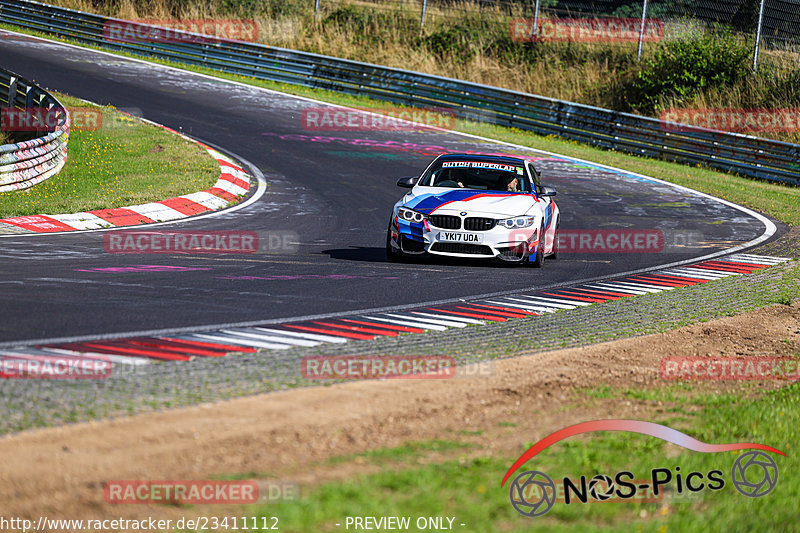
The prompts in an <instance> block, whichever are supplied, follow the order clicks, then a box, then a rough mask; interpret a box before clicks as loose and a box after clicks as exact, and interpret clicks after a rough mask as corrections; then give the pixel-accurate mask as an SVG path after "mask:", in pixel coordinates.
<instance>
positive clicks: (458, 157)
mask: <svg viewBox="0 0 800 533" xmlns="http://www.w3.org/2000/svg"><path fill="white" fill-rule="evenodd" d="M439 161H486V162H491V163H505V164H510V165H522V164H523V163H524V162H525V161H526V159H525V158H523V157H514V156H510V155H472V154H447V155H442V156H439Z"/></svg>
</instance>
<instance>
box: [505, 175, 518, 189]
mask: <svg viewBox="0 0 800 533" xmlns="http://www.w3.org/2000/svg"><path fill="white" fill-rule="evenodd" d="M506 191H508V192H519V179H517V177H516V176H511V178H506Z"/></svg>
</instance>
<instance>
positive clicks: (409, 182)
mask: <svg viewBox="0 0 800 533" xmlns="http://www.w3.org/2000/svg"><path fill="white" fill-rule="evenodd" d="M418 181H419V176H406V177H405V178H400V179H399V180H397V186H398V187H404V188H406V189H410V188H412V187H413V186H414V185H416V184H417V182H418Z"/></svg>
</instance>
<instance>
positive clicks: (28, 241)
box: [0, 35, 765, 346]
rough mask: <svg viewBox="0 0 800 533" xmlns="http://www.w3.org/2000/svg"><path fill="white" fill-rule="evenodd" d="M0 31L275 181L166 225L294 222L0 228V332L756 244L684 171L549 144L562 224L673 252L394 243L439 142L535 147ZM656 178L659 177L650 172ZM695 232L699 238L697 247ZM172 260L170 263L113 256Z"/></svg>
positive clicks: (488, 148)
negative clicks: (222, 249) (259, 244)
mask: <svg viewBox="0 0 800 533" xmlns="http://www.w3.org/2000/svg"><path fill="white" fill-rule="evenodd" d="M3 37H4V38H3V39H0V65H2V66H3V67H4V68H7V69H9V70H11V71H14V72H16V73H19V74H20V75H22V76H25V77H27V78H29V79H33V80H35V81H36V82H37V84H39V85H41V86H43V87H46V88H48V89H52V90H57V91H61V92H64V93H67V94H70V95H72V96H77V97H80V98H85V99H88V100H91V101H94V102H97V103H100V104H112V105H114V106H116V107H117V108H121V109H127V110H129V111H134V112H139V113H140V114H141V116H143V117H145V118H147V119H149V120H153V121H155V122H158V123H161V124H164V125H166V126H169V127H171V128H174V129H179V130H181V131H183V132H185V133H187V134H189V135H192V136H194V137H195V138H197V139H199V140H201V141H204V142H207V143H210V144H212V145H215V146H217V147H220V148H221V149H223V150H225V151H227V152H228V153H232V154H234V155H237V156H239V157H241V158H243V159H244V160H246V161H248V162H249V163H251V164H252V165H254V166H255V167H257V168H258V169H260V171H261V172H262V173H263V175H264V176H265V178H266V180H267V181H268V186H267V189H266V193H265V194H264V195H263V196H262V197H261V198H259V199H258V200H257V201H255V202H253V203H252V204H251V205H248V206H246V207H244V208H242V209H239V210H237V211H235V212H230V213H221V214H219V215H218V216H214V217H206V218H202V219H195V220H193V219H189V220H186V221H183V222H179V223H176V224H170V225H169V226H161V227H162V228H170V229H182V230H248V231H293V232H296V233H297V235H298V236H299V242H300V245H299V248H298V250H297V252H295V253H291V254H284V255H257V256H254V255H212V256H209V255H194V256H188V255H178V254H176V255H160V254H148V255H128V254H110V253H107V252H105V251H104V248H103V237H102V236H103V233H102V232H88V233H76V234H60V235H25V236H13V237H3V238H2V239H0V310H2V315H3V319H2V321H0V344H4V345H6V346H8V345H10V344H15V343H17V342H20V343H22V342H26V341H33V340H40V339H55V338H62V337H64V338H66V337H81V336H86V337H90V336H92V335H101V334H111V333H114V334H123V335H124V334H125V333H128V332H136V331H148V330H159V329H170V328H185V327H195V326H196V327H198V328H203V327H206V326H208V327H211V326H213V325H215V324H223V323H236V322H253V321H259V320H263V321H273V320H279V319H288V318H296V317H304V316H309V315H324V314H335V313H342V312H352V311H357V310H361V309H372V308H384V307H392V306H403V305H411V304H418V303H423V302H431V301H437V300H448V299H455V298H461V297H464V298H466V297H469V296H472V295H479V294H487V293H498V292H505V291H515V290H523V289H536V288H544V287H549V286H554V285H563V284H569V283H573V282H577V281H579V280H583V279H587V278H595V277H599V276H611V275H614V274H617V273H622V272H628V271H632V270H638V269H645V268H650V267H655V266H658V265H663V264H666V263H672V262H675V261H683V260H688V259H691V258H693V257H699V256H703V255H706V254H709V253H713V252H715V251H720V250H724V249H727V248H731V247H732V246H736V245H740V244H743V243H747V242H749V241H751V240H753V239H755V238H757V237H759V236H761V235H762V234H763V233H764V231H765V225H764V223H763V222H762V221H759V220H758V219H756V218H754V217H753V216H750V215H748V214H746V213H743V212H742V211H740V210H737V209H735V208H733V207H731V206H728V205H725V204H723V203H721V202H719V201H716V200H714V199H711V198H708V197H704V196H700V195H696V194H693V193H691V192H687V191H686V190H682V189H680V188H676V187H674V186H671V185H668V184H664V183H660V182H655V181H652V180H647V179H645V178H642V177H636V176H631V175H629V174H626V173H624V172H619V171H613V170H608V169H603V168H600V167H595V166H591V165H585V164H580V163H576V162H574V161H570V160H565V159H558V158H553V157H550V156H543V157H545V159H543V160H542V161H540V162H539V167H540V168H541V169H542V171H543V182H544V183H546V184H549V185H553V186H555V187H556V188H557V190H558V196H557V197H556V200H557V202H558V204H559V206H560V208H561V213H562V218H561V228H562V229H584V228H588V229H619V228H639V229H658V230H662V231H663V232H664V233H665V235H666V236H667V239H668V242H667V248H666V249H665V251H663V252H661V253H623V254H586V253H575V254H562V257H561V258H560V259H559V260H558V261H549V262H546V264H545V267H544V268H543V269H541V270H539V269H533V268H523V267H516V268H508V267H502V266H497V265H494V264H489V263H475V262H471V263H464V262H462V261H440V260H430V261H423V262H418V263H411V264H393V263H389V262H387V260H386V259H385V257H384V243H385V236H386V227H387V223H388V219H389V216H390V211H391V207H392V205H393V204H394V203H395V202H396V201H397V200H398V199H399V198H400V197H401V196H402V194H403V193H404V192H405V191H404V190H403V189H399V188H397V187H396V185H395V182H396V179H397V178H398V177H401V176H407V175H416V174H418V173H419V172H420V171H421V170H422V169H423V168H424V166H425V165H426V164H427V163H428V162H429V161H430V159H432V157H433V155H435V154H437V153H441V152H458V151H462V150H477V151H482V152H487V153H494V152H504V153H528V154H530V153H531V152H532V151H526V150H522V149H521V148H519V147H510V146H507V145H503V144H502V143H494V142H491V141H484V140H479V139H475V138H470V137H466V136H462V135H458V134H455V133H452V132H445V131H414V132H412V131H361V132H347V131H332V132H319V131H306V130H304V128H303V126H302V123H301V112H302V110H303V109H304V108H310V107H311V108H319V107H320V106H322V105H323V104H320V103H318V102H313V101H309V100H304V99H299V98H296V97H292V96H288V95H284V94H280V93H275V92H270V91H265V90H261V89H257V88H251V87H245V86H242V85H235V84H229V83H226V82H222V81H219V80H213V79H210V78H208V77H204V76H200V75H195V74H192V73H188V72H183V71H177V70H174V69H169V68H164V67H160V66H157V65H151V64H147V63H144V62H137V61H130V60H127V59H124V58H121V57H114V56H110V55H106V54H101V53H98V52H95V51H90V50H83V49H78V48H75V47H68V46H64V45H61V44H58V43H49V42H43V41H38V40H28V39H20V38H16V37H13V36H10V35H4V36H3ZM655 177H657V176H655ZM687 243H688V244H687ZM132 265H166V266H171V267H179V268H174V269H171V270H169V271H161V272H136V271H134V272H119V271H117V272H114V271H110V270H103V269H109V268H114V267H127V266H132Z"/></svg>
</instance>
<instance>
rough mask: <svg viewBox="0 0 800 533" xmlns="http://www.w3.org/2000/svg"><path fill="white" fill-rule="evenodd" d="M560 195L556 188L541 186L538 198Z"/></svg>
mask: <svg viewBox="0 0 800 533" xmlns="http://www.w3.org/2000/svg"><path fill="white" fill-rule="evenodd" d="M556 194H558V193H557V192H556V188H555V187H551V186H549V185H540V186H539V194H538V196H555V195H556Z"/></svg>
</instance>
